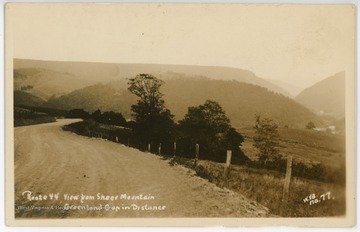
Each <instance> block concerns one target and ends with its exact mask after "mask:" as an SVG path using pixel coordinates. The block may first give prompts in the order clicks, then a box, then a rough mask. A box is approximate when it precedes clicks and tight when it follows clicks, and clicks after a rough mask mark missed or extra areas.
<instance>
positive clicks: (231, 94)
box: [47, 77, 322, 128]
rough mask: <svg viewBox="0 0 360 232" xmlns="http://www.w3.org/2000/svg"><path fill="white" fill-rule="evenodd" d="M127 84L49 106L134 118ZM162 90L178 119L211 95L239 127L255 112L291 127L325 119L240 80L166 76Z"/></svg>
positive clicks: (249, 121) (85, 91) (67, 97)
mask: <svg viewBox="0 0 360 232" xmlns="http://www.w3.org/2000/svg"><path fill="white" fill-rule="evenodd" d="M115 86H116V88H117V89H115ZM126 87H127V86H126V85H125V82H112V83H111V84H108V85H104V84H98V85H94V86H90V87H86V88H83V89H80V90H76V91H73V92H71V93H70V94H67V95H64V96H61V97H58V98H52V99H50V100H49V102H48V103H47V106H48V107H52V108H59V109H71V108H83V109H85V110H87V111H90V112H91V111H94V110H96V109H98V108H99V109H101V110H102V111H105V110H113V111H117V112H121V113H122V114H123V115H124V117H127V118H130V115H131V110H130V106H131V105H132V104H134V103H135V102H136V97H135V96H134V95H132V94H131V93H129V92H128V91H127V90H125V88H126ZM161 92H162V93H163V94H164V100H165V102H166V105H167V107H168V108H169V109H170V110H171V112H172V113H173V114H174V115H175V118H176V119H177V120H179V119H181V118H182V117H183V116H184V115H185V113H186V112H187V108H188V107H189V106H196V105H199V104H203V103H204V102H205V101H206V100H207V99H211V100H215V101H218V102H219V103H220V104H221V106H222V107H223V108H224V110H225V111H226V113H227V115H228V116H229V118H230V119H231V122H232V124H233V125H234V126H235V127H243V126H249V125H250V126H251V125H253V124H254V115H255V114H258V113H261V114H262V115H264V116H266V117H270V118H272V119H274V120H275V121H276V122H278V123H279V124H280V125H283V126H285V125H287V126H289V127H301V128H303V127H304V126H305V125H306V123H308V122H309V121H313V122H315V123H317V125H318V124H319V125H321V123H322V122H321V120H320V119H319V118H318V117H317V116H316V115H315V114H313V113H311V112H310V111H309V110H308V109H306V108H305V107H303V106H301V105H300V104H298V103H296V102H295V101H293V100H291V99H290V98H288V97H285V96H283V95H280V94H276V93H273V92H271V91H268V90H267V89H265V88H262V87H259V86H256V85H252V84H246V83H240V82H237V81H220V80H211V79H208V78H185V77H183V78H171V79H168V80H166V82H165V84H164V85H163V86H162V87H161Z"/></svg>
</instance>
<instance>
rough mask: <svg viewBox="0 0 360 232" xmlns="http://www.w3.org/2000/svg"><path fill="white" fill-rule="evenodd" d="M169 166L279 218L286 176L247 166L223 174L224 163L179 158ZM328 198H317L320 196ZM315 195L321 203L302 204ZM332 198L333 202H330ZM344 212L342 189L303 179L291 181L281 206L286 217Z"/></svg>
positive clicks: (343, 191)
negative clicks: (177, 166) (190, 172)
mask: <svg viewBox="0 0 360 232" xmlns="http://www.w3.org/2000/svg"><path fill="white" fill-rule="evenodd" d="M169 159H171V162H170V163H171V164H175V163H177V164H180V165H184V166H186V167H188V168H191V169H193V170H194V171H196V174H197V175H198V176H200V177H202V178H205V179H207V180H209V181H210V182H212V183H215V184H216V185H218V186H220V187H225V188H228V189H231V190H233V191H235V192H238V193H240V194H242V195H244V196H245V197H247V198H249V199H251V200H254V201H257V202H259V203H260V204H262V205H264V206H266V207H267V208H269V210H270V213H271V214H274V215H280V210H281V205H282V193H283V184H284V177H285V175H284V174H282V173H279V172H276V171H269V170H263V169H255V168H250V167H247V166H238V165H236V166H235V165H232V166H231V167H230V169H229V171H228V173H227V175H224V164H220V163H215V162H211V161H205V160H199V161H198V162H197V164H196V165H195V161H194V160H191V159H185V158H182V157H175V158H174V157H172V158H170V157H169ZM328 192H330V198H331V199H328V195H326V196H325V198H326V199H325V200H322V198H323V197H320V195H322V194H326V193H328ZM313 193H315V195H316V196H317V198H318V199H321V202H319V203H317V204H311V205H310V202H309V201H307V202H304V199H305V198H306V197H307V196H309V195H310V194H313ZM333 198H334V199H333ZM344 213H345V189H344V187H343V186H340V185H337V184H329V183H323V182H318V181H313V180H308V179H303V178H292V179H291V184H290V192H289V200H288V203H287V205H286V206H285V207H284V212H283V214H282V216H285V217H327V216H341V215H344Z"/></svg>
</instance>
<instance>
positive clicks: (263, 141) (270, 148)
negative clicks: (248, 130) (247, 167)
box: [253, 115, 280, 166]
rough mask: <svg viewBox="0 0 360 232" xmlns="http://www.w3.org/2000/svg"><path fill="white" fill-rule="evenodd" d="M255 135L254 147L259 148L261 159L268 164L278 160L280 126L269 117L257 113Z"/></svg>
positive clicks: (264, 163)
mask: <svg viewBox="0 0 360 232" xmlns="http://www.w3.org/2000/svg"><path fill="white" fill-rule="evenodd" d="M254 128H255V136H254V138H253V139H254V142H255V143H254V147H256V148H257V149H258V150H259V154H258V156H259V161H260V162H261V163H262V164H263V165H264V166H266V162H267V161H269V160H271V161H274V160H278V159H279V158H280V154H279V151H278V149H277V147H278V145H279V143H278V139H279V132H278V130H277V128H278V126H277V124H276V123H274V122H273V121H272V120H271V119H269V118H264V119H262V118H261V117H260V115H255V126H254Z"/></svg>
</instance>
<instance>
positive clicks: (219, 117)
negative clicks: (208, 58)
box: [128, 74, 248, 161]
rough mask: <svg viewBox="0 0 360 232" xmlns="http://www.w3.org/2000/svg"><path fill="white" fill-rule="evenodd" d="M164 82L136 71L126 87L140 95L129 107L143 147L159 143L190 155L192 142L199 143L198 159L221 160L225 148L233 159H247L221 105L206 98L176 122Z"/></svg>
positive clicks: (170, 150)
mask: <svg viewBox="0 0 360 232" xmlns="http://www.w3.org/2000/svg"><path fill="white" fill-rule="evenodd" d="M163 84H164V82H163V81H162V80H160V79H158V78H156V77H154V76H153V75H150V74H139V75H137V76H136V77H135V78H132V79H130V80H129V88H128V90H129V91H130V92H131V93H133V94H135V95H136V96H138V97H139V99H138V101H137V103H136V104H135V105H132V107H131V109H132V112H133V115H132V116H133V117H134V119H135V124H134V128H133V129H134V133H135V136H136V137H137V138H138V139H139V140H140V144H141V146H142V148H143V149H146V146H147V144H155V145H156V146H159V144H161V145H162V147H163V148H164V149H163V150H164V151H165V152H168V153H171V152H173V150H172V148H173V144H174V143H176V144H177V151H176V152H177V155H182V156H190V157H191V156H193V155H194V153H195V144H199V145H200V154H199V155H200V158H202V159H209V160H215V161H224V160H225V154H226V150H230V149H231V150H232V151H233V157H234V160H239V161H240V160H241V161H244V160H248V158H247V157H246V156H245V155H244V154H243V153H242V151H241V150H240V148H239V146H240V145H241V143H242V142H243V141H244V139H243V137H242V135H241V134H239V133H238V132H237V131H236V130H235V129H234V128H233V127H232V126H231V124H230V120H229V118H228V117H227V116H226V114H225V112H224V110H223V109H222V108H221V106H220V105H219V104H218V103H217V102H215V101H210V100H207V101H206V102H205V103H204V104H202V105H199V106H195V107H189V108H188V112H187V114H186V115H185V117H184V118H183V119H182V120H180V121H179V123H178V124H177V123H175V121H174V116H173V115H172V114H171V112H170V110H169V109H167V108H166V107H165V102H164V100H163V99H162V97H163V94H162V93H161V92H160V87H161V86H162V85H163Z"/></svg>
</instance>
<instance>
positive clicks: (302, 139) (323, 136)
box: [238, 128, 345, 168]
mask: <svg viewBox="0 0 360 232" xmlns="http://www.w3.org/2000/svg"><path fill="white" fill-rule="evenodd" d="M238 131H239V132H240V133H241V134H242V135H243V136H244V137H245V141H244V143H243V144H242V147H241V149H242V150H243V152H244V153H245V154H246V155H247V156H248V157H249V158H250V159H252V160H255V159H256V158H257V156H256V154H257V152H258V151H257V149H256V148H255V147H254V146H253V143H254V141H253V139H252V138H253V136H254V134H255V131H254V129H253V128H242V129H239V130H238ZM279 134H280V140H279V147H278V149H279V151H280V154H282V155H283V156H287V155H293V157H294V159H296V160H298V161H301V162H303V163H309V162H318V163H321V164H323V165H325V166H329V167H334V168H340V167H342V166H344V162H345V136H342V135H333V134H330V133H326V132H319V131H314V130H307V129H293V128H279Z"/></svg>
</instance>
